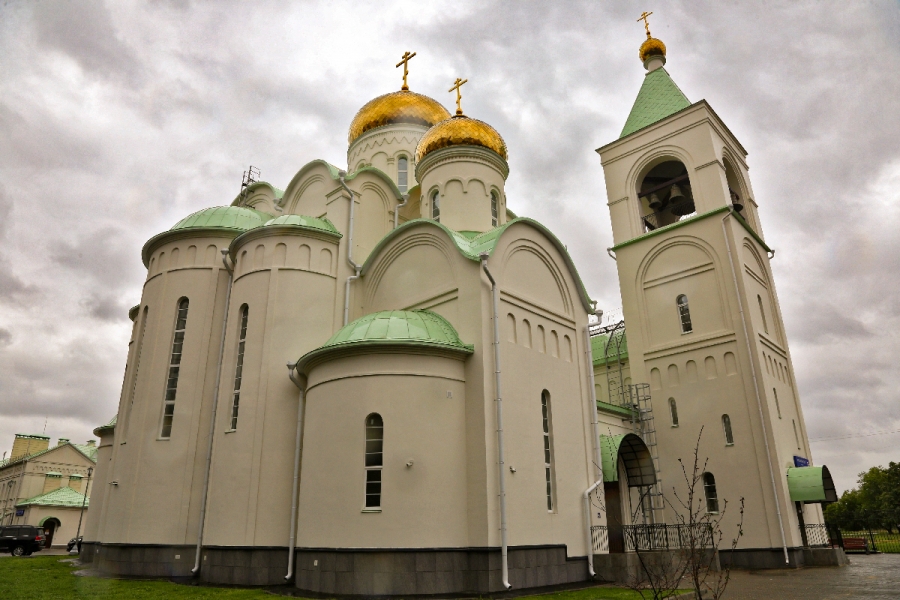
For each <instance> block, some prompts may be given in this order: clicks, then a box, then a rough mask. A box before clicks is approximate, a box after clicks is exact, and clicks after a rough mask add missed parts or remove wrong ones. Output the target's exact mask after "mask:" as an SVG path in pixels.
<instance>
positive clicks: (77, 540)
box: [66, 535, 82, 552]
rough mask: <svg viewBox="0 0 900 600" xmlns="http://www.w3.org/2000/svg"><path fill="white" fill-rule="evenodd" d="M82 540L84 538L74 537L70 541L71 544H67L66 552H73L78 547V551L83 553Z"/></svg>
mask: <svg viewBox="0 0 900 600" xmlns="http://www.w3.org/2000/svg"><path fill="white" fill-rule="evenodd" d="M81 538H82V536H80V535H79V536H78V537H73V538H72V539H71V540H69V543H68V544H66V551H67V552H71V551H72V548H74V547H75V546H78V551H79V552H81Z"/></svg>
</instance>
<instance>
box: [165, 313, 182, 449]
mask: <svg viewBox="0 0 900 600" xmlns="http://www.w3.org/2000/svg"><path fill="white" fill-rule="evenodd" d="M187 315H188V299H187V298H182V299H181V300H179V301H178V315H177V317H176V318H175V335H174V336H173V338H172V356H171V358H170V359H169V374H168V376H167V379H166V397H165V400H164V402H163V417H162V427H161V428H160V432H159V437H161V438H169V437H171V436H172V421H173V420H174V418H175V395H176V393H177V392H178V374H179V370H180V369H181V353H182V350H183V348H184V332H185V329H186V328H187Z"/></svg>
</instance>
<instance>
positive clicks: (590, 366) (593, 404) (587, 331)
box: [584, 306, 603, 577]
mask: <svg viewBox="0 0 900 600" xmlns="http://www.w3.org/2000/svg"><path fill="white" fill-rule="evenodd" d="M594 314H595V315H597V318H598V319H600V318H601V317H602V316H603V311H602V310H597V308H596V306H595V307H594ZM584 341H585V345H586V346H587V349H586V350H585V353H584V354H585V357H586V359H587V370H588V387H589V388H590V389H589V392H588V400H589V402H590V405H589V406H588V410H589V411H590V414H591V433H592V434H593V438H594V440H593V441H594V444H593V449H594V465H595V466H596V469H597V480H596V481H595V482H594V483H592V484H591V487H589V488H588V489H586V490H585V491H584V530H585V541H586V542H587V557H588V573H590V575H591V577H594V576H595V575H596V573H595V572H594V541H593V538H592V536H591V494H592V493H593V492H594V490H596V489H597V488H598V487H599V486H600V484H602V483H603V458H602V456H601V454H600V423H599V422H598V421H597V388H596V387H595V386H596V383H595V381H594V355H593V352H592V350H591V325H590V323H588V324H587V325H585V326H584Z"/></svg>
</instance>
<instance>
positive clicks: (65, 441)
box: [56, 438, 69, 446]
mask: <svg viewBox="0 0 900 600" xmlns="http://www.w3.org/2000/svg"><path fill="white" fill-rule="evenodd" d="M68 443H69V438H59V441H58V442H56V445H57V446H65V445H66V444H68Z"/></svg>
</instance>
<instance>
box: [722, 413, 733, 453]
mask: <svg viewBox="0 0 900 600" xmlns="http://www.w3.org/2000/svg"><path fill="white" fill-rule="evenodd" d="M722 429H723V430H724V431H725V445H726V446H734V434H733V433H731V417H729V416H728V415H722Z"/></svg>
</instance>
